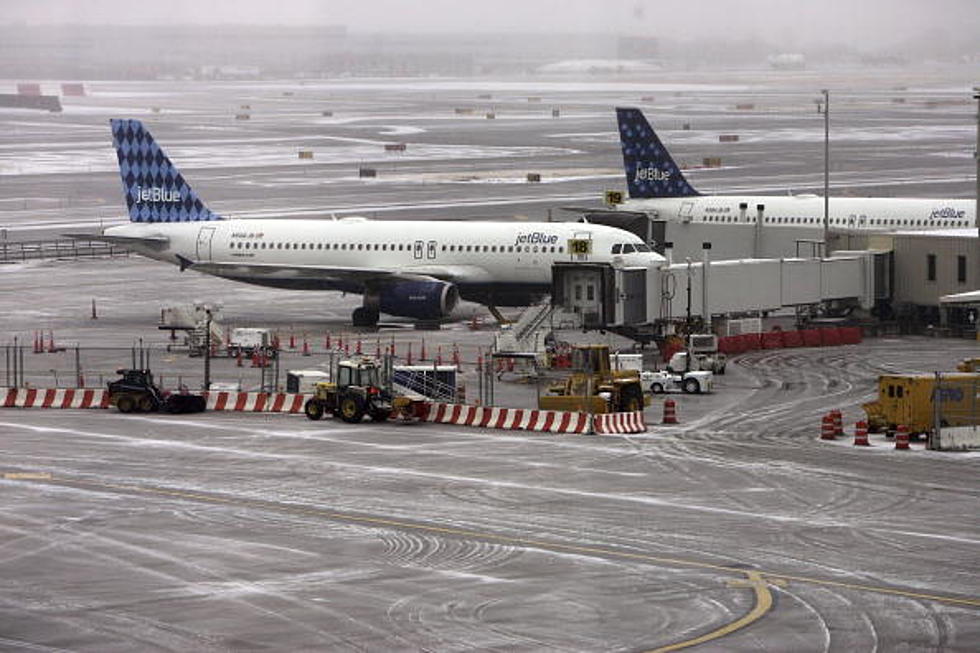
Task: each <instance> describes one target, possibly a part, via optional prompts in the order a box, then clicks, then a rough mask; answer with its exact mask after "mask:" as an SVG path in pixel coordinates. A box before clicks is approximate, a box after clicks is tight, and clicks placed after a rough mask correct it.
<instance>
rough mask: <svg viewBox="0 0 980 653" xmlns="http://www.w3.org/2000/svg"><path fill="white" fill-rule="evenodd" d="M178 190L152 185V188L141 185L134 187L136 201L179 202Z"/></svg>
mask: <svg viewBox="0 0 980 653" xmlns="http://www.w3.org/2000/svg"><path fill="white" fill-rule="evenodd" d="M180 201H181V199H180V191H177V190H167V189H166V188H158V187H157V186H153V187H152V188H143V187H142V186H137V187H136V203H137V204H139V203H141V202H171V203H177V202H180Z"/></svg>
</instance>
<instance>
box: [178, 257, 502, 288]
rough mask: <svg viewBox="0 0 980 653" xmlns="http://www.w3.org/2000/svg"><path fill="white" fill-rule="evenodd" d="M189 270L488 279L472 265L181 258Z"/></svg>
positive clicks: (363, 278) (378, 279)
mask: <svg viewBox="0 0 980 653" xmlns="http://www.w3.org/2000/svg"><path fill="white" fill-rule="evenodd" d="M185 269H193V270H197V271H198V272H204V273H206V274H213V275H216V276H220V277H232V278H235V277H257V278H262V277H265V278H268V279H321V280H325V281H353V282H356V283H391V282H397V281H431V280H433V279H437V280H440V281H450V282H470V283H472V282H479V281H487V280H489V275H488V274H487V272H486V270H484V269H483V268H480V267H477V266H474V265H419V266H406V267H398V268H385V267H361V266H358V267H351V266H338V265H289V264H277V263H246V262H242V263H209V262H204V261H202V262H195V261H190V260H186V259H183V258H181V270H185Z"/></svg>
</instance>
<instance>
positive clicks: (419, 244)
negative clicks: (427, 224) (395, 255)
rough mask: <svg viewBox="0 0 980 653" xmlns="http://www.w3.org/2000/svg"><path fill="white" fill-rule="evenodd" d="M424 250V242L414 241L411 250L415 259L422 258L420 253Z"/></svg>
mask: <svg viewBox="0 0 980 653" xmlns="http://www.w3.org/2000/svg"><path fill="white" fill-rule="evenodd" d="M424 249H425V242H424V241H421V240H416V241H415V247H414V248H413V254H414V255H415V258H418V259H420V258H422V252H423V250H424Z"/></svg>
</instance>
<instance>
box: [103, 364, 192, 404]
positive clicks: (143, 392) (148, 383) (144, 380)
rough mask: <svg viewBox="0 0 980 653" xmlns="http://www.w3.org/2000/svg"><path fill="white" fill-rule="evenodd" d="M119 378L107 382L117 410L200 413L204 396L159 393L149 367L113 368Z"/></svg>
mask: <svg viewBox="0 0 980 653" xmlns="http://www.w3.org/2000/svg"><path fill="white" fill-rule="evenodd" d="M116 373H117V374H119V375H121V377H122V378H120V379H117V380H116V381H110V382H109V384H108V385H109V402H110V403H112V404H113V405H114V406H115V407H116V408H117V409H118V410H119V412H120V413H155V412H157V411H160V412H164V413H200V412H202V411H203V410H204V409H205V407H206V401H205V399H204V397H203V396H201V395H198V394H191V393H190V392H186V391H184V392H162V391H161V390H160V389H159V388H158V387H157V386H156V385H155V384H154V383H153V374H152V373H151V372H150V370H127V369H121V370H116Z"/></svg>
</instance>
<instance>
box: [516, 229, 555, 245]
mask: <svg viewBox="0 0 980 653" xmlns="http://www.w3.org/2000/svg"><path fill="white" fill-rule="evenodd" d="M557 242H558V236H549V235H548V234H546V233H544V232H541V231H534V232H532V233H529V234H518V235H517V240H516V241H514V244H515V245H554V244H555V243H557Z"/></svg>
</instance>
